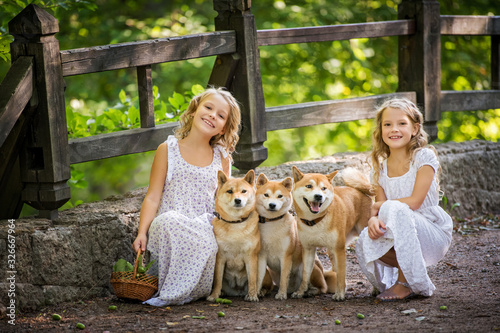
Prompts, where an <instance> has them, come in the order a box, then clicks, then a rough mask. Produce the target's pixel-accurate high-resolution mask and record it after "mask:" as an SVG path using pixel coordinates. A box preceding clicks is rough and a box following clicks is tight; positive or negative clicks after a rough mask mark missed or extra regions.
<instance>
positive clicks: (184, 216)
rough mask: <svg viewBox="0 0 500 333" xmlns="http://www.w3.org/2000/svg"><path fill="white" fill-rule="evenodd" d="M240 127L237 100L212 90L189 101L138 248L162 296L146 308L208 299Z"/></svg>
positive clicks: (159, 168)
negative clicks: (220, 197)
mask: <svg viewBox="0 0 500 333" xmlns="http://www.w3.org/2000/svg"><path fill="white" fill-rule="evenodd" d="M240 119H241V115H240V108H239V105H238V103H237V101H236V100H235V99H234V97H233V96H232V95H231V94H230V93H229V92H227V91H225V90H222V89H221V88H218V89H215V88H210V89H207V90H205V91H204V92H203V93H201V94H199V95H198V96H195V97H194V98H193V99H192V100H191V102H190V104H189V106H188V108H187V110H186V111H185V112H184V113H183V114H182V116H181V118H180V125H179V127H178V128H177V130H176V132H175V136H169V137H168V139H167V140H166V141H165V142H164V143H162V144H160V145H159V147H158V149H157V151H156V154H155V157H154V161H153V166H152V167H151V176H150V180H149V188H148V191H147V193H146V196H145V198H144V201H143V203H142V207H141V214H140V221H139V231H138V235H137V238H136V239H135V241H134V243H133V244H132V247H133V249H134V250H135V251H136V252H137V251H139V249H141V250H142V251H145V250H146V247H147V249H148V250H149V251H150V252H151V260H155V263H154V264H153V265H152V267H151V271H150V272H149V273H150V274H154V275H157V276H158V292H157V293H156V294H155V295H154V296H153V298H151V299H149V300H147V301H146V302H145V303H148V304H150V305H154V306H165V305H170V304H184V303H187V302H191V301H194V300H196V299H199V298H201V297H206V296H208V295H209V294H210V292H211V290H212V280H213V274H214V265H215V256H216V254H217V242H216V240H215V236H214V233H213V230H212V219H213V217H214V215H213V214H212V212H213V204H214V195H215V190H216V188H217V171H218V170H223V171H224V172H225V173H226V175H228V176H230V172H231V154H232V152H233V151H234V147H235V146H236V143H237V142H238V139H239V136H238V129H239V124H240ZM148 233H149V241H148Z"/></svg>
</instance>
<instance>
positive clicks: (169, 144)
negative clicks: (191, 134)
mask: <svg viewBox="0 0 500 333" xmlns="http://www.w3.org/2000/svg"><path fill="white" fill-rule="evenodd" d="M165 142H166V143H167V148H168V161H167V163H168V166H167V181H171V180H172V175H173V171H174V170H173V169H174V164H175V163H169V162H170V160H171V159H172V158H174V156H172V154H173V152H174V150H173V149H170V148H174V147H175V146H177V145H178V140H177V138H176V137H175V136H173V135H169V136H168V138H167V140H165Z"/></svg>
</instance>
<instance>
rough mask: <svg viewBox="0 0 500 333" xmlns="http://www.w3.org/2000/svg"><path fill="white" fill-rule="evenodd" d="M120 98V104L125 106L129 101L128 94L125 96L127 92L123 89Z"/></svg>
mask: <svg viewBox="0 0 500 333" xmlns="http://www.w3.org/2000/svg"><path fill="white" fill-rule="evenodd" d="M118 98H119V99H120V102H122V104H125V102H126V101H127V94H125V91H124V90H123V89H122V90H120V93H119V94H118Z"/></svg>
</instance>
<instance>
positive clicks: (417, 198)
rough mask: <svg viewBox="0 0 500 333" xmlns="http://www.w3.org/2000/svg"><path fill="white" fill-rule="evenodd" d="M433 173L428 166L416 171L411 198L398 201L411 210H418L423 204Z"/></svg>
mask: <svg viewBox="0 0 500 333" xmlns="http://www.w3.org/2000/svg"><path fill="white" fill-rule="evenodd" d="M434 172H435V171H434V169H433V168H432V167H431V166H430V165H424V166H422V167H420V169H418V171H417V178H416V179H415V185H414V186H413V192H412V193H411V196H409V197H406V198H401V199H398V200H399V201H401V202H403V203H405V204H407V205H408V206H409V207H410V208H411V209H412V210H416V209H419V208H420V206H422V204H423V203H424V200H425V197H426V196H427V192H429V189H430V188H431V184H432V180H433V179H434Z"/></svg>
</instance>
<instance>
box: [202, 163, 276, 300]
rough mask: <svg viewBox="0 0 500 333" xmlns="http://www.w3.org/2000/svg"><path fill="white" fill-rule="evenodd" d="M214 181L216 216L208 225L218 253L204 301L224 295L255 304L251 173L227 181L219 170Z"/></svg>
mask: <svg viewBox="0 0 500 333" xmlns="http://www.w3.org/2000/svg"><path fill="white" fill-rule="evenodd" d="M217 178H218V183H219V186H218V188H217V194H216V199H215V215H216V217H215V218H214V219H213V221H212V224H213V230H214V234H215V238H216V240H217V245H218V246H219V250H218V252H217V257H216V260H215V271H214V285H213V289H212V293H211V294H210V296H209V297H208V298H207V300H209V301H215V299H217V298H219V297H220V296H221V294H224V295H228V296H245V300H247V301H258V300H259V298H258V288H257V276H258V256H259V251H260V232H259V217H258V214H257V212H256V211H255V189H254V185H255V172H254V171H253V170H250V171H248V172H247V174H246V175H245V177H244V178H227V176H226V175H225V174H224V172H222V171H219V172H218V174H217ZM269 281H271V279H270V277H269ZM271 283H272V281H271ZM271 287H272V285H271V286H270V287H269V288H270V289H271Z"/></svg>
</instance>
